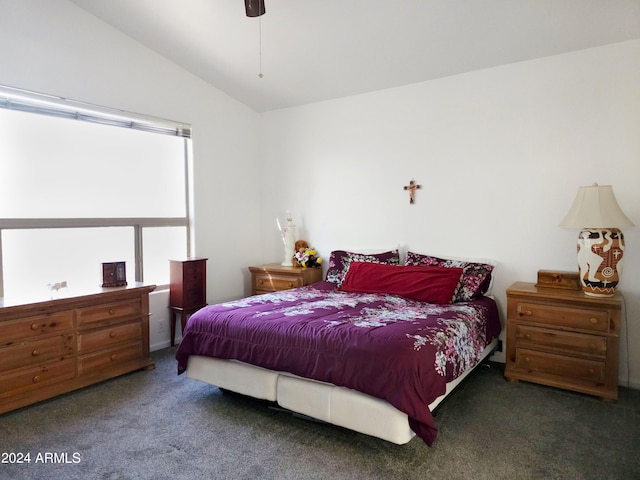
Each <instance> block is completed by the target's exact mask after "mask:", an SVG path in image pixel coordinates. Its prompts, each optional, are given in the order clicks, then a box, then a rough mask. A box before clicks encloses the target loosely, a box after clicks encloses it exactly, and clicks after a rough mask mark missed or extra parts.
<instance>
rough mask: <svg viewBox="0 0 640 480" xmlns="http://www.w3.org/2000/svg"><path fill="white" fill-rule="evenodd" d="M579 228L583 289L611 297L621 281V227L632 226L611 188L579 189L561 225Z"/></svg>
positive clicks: (622, 243)
mask: <svg viewBox="0 0 640 480" xmlns="http://www.w3.org/2000/svg"><path fill="white" fill-rule="evenodd" d="M560 225H561V226H563V227H573V228H580V229H582V230H581V231H580V234H579V235H578V268H579V270H580V282H581V284H582V290H583V291H584V293H585V294H586V295H590V296H607V297H609V296H612V295H613V294H614V292H615V288H616V286H617V285H618V282H619V279H620V273H621V271H622V257H623V255H624V235H622V232H621V231H620V228H621V227H632V226H633V223H632V222H631V220H629V218H628V217H627V216H626V215H625V214H624V213H623V211H622V209H621V208H620V205H618V202H617V201H616V197H615V195H614V194H613V188H612V187H611V185H598V184H597V183H594V184H593V185H591V186H583V187H579V188H578V194H577V195H576V199H575V200H574V202H573V205H572V206H571V209H570V210H569V213H567V215H566V217H565V218H564V220H563V221H562V223H560Z"/></svg>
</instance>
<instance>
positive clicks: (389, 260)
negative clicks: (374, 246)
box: [325, 249, 400, 286]
mask: <svg viewBox="0 0 640 480" xmlns="http://www.w3.org/2000/svg"><path fill="white" fill-rule="evenodd" d="M351 262H368V263H384V264H389V265H399V264H400V254H399V252H398V250H397V249H395V250H389V251H387V252H381V253H355V252H347V251H346V250H334V251H333V252H331V255H330V257H329V268H328V269H327V275H326V277H325V279H326V280H327V282H332V283H335V284H336V285H338V286H340V285H342V282H343V281H344V276H345V274H346V273H347V270H349V265H350V264H351Z"/></svg>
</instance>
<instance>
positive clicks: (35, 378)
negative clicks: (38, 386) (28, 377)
mask: <svg viewBox="0 0 640 480" xmlns="http://www.w3.org/2000/svg"><path fill="white" fill-rule="evenodd" d="M32 380H33V383H38V382H39V381H40V375H36V376H35V377H33V379H32Z"/></svg>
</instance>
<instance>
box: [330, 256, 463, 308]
mask: <svg viewBox="0 0 640 480" xmlns="http://www.w3.org/2000/svg"><path fill="white" fill-rule="evenodd" d="M462 270H463V269H462V268H445V267H423V266H420V267H414V266H409V267H407V266H402V267H401V266H398V265H388V264H381V263H379V264H377V263H365V262H351V265H350V266H349V270H347V274H346V275H345V278H344V281H343V282H342V285H341V286H340V290H344V291H345V292H362V293H386V294H389V295H400V296H401V297H405V298H409V299H411V300H418V301H421V302H428V303H439V304H444V303H451V301H452V300H453V294H454V293H455V290H456V287H457V286H458V283H459V282H460V276H461V275H462Z"/></svg>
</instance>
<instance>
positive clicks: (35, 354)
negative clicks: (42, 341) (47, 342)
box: [31, 350, 40, 357]
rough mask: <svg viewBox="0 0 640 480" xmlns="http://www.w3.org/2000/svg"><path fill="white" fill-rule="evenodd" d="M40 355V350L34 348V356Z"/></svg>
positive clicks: (32, 353)
mask: <svg viewBox="0 0 640 480" xmlns="http://www.w3.org/2000/svg"><path fill="white" fill-rule="evenodd" d="M38 355H40V352H39V351H38V350H34V351H33V352H31V356H32V357H37V356H38Z"/></svg>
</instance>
